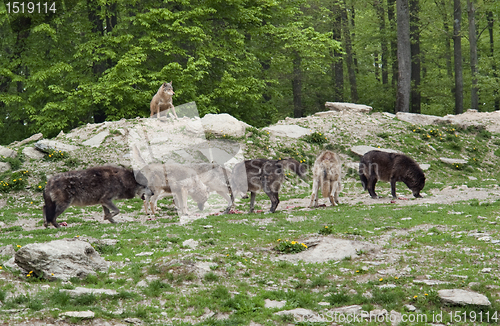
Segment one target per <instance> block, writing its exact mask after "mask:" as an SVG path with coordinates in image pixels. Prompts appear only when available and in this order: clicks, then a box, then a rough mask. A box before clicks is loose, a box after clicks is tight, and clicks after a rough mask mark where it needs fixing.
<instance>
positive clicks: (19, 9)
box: [5, 2, 56, 14]
mask: <svg viewBox="0 0 500 326" xmlns="http://www.w3.org/2000/svg"><path fill="white" fill-rule="evenodd" d="M5 7H6V8H7V13H9V14H24V13H29V14H33V13H34V14H47V13H49V12H52V13H54V14H55V13H56V3H55V2H52V3H49V2H6V3H5Z"/></svg>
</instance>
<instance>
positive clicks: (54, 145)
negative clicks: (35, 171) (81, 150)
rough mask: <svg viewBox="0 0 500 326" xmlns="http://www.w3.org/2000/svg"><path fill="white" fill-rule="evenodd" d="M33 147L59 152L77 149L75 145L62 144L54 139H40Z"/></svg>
mask: <svg viewBox="0 0 500 326" xmlns="http://www.w3.org/2000/svg"><path fill="white" fill-rule="evenodd" d="M35 147H36V148H37V149H38V150H40V151H42V152H45V153H50V152H52V151H61V152H72V151H74V150H76V149H78V147H77V146H73V145H68V144H64V143H61V142H58V141H55V140H47V139H42V140H39V141H37V142H36V143H35Z"/></svg>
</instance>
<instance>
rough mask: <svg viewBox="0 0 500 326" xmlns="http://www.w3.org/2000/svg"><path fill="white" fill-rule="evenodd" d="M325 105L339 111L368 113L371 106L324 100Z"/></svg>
mask: <svg viewBox="0 0 500 326" xmlns="http://www.w3.org/2000/svg"><path fill="white" fill-rule="evenodd" d="M325 107H326V108H327V109H329V110H331V111H341V112H346V111H349V112H360V113H369V112H370V111H371V110H373V108H372V107H371V106H368V105H364V104H354V103H343V102H326V103H325Z"/></svg>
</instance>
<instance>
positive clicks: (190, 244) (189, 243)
mask: <svg viewBox="0 0 500 326" xmlns="http://www.w3.org/2000/svg"><path fill="white" fill-rule="evenodd" d="M198 244H199V242H198V241H196V240H194V239H188V240H185V241H183V242H182V245H183V246H184V247H189V248H191V249H196V247H198Z"/></svg>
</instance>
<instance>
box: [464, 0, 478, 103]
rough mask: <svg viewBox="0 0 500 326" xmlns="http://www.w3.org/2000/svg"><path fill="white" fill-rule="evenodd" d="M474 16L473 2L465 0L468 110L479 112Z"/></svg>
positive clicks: (472, 0)
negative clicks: (468, 86)
mask: <svg viewBox="0 0 500 326" xmlns="http://www.w3.org/2000/svg"><path fill="white" fill-rule="evenodd" d="M475 15H476V8H475V7H474V0H467V16H468V17H469V48H470V70H471V76H472V87H471V96H470V97H471V98H470V101H471V105H470V108H471V109H474V110H479V97H478V87H477V35H476V18H475Z"/></svg>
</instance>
